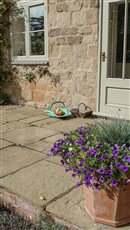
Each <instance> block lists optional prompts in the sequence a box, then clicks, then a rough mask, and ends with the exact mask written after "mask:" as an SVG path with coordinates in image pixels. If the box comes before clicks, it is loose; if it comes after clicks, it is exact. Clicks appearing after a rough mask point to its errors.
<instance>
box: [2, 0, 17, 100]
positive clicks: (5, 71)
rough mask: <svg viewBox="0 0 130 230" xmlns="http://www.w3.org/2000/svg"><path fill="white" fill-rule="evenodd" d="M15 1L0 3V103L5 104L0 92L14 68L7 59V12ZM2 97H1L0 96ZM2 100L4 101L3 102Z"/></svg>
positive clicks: (5, 96)
mask: <svg viewBox="0 0 130 230" xmlns="http://www.w3.org/2000/svg"><path fill="white" fill-rule="evenodd" d="M14 3H15V0H1V1H0V91H1V93H0V103H1V104H2V103H7V101H6V98H8V96H7V95H6V94H5V93H4V92H3V91H2V88H3V86H4V85H5V84H8V83H9V82H10V81H11V79H12V75H13V70H14V68H13V67H12V66H11V65H10V63H9V61H8V57H7V52H6V50H7V48H9V40H8V36H7V28H9V20H8V19H9V10H10V8H11V7H12V6H13V5H14ZM1 95H2V96H1ZM3 98H4V100H3Z"/></svg>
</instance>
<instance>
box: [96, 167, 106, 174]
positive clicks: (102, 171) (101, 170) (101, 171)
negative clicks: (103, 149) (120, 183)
mask: <svg viewBox="0 0 130 230" xmlns="http://www.w3.org/2000/svg"><path fill="white" fill-rule="evenodd" d="M97 172H98V173H100V174H105V169H104V168H100V169H98V170H97Z"/></svg>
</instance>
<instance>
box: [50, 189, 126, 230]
mask: <svg viewBox="0 0 130 230" xmlns="http://www.w3.org/2000/svg"><path fill="white" fill-rule="evenodd" d="M84 202H85V201H84V194H83V189H82V187H81V188H75V189H74V190H73V191H71V192H70V193H68V194H66V195H65V196H64V197H62V198H60V199H58V200H56V201H55V202H53V203H52V204H50V205H48V206H47V208H46V210H47V211H48V212H49V213H51V214H53V215H54V216H58V217H59V218H61V219H63V220H65V221H67V222H69V223H71V224H72V225H73V226H74V225H76V226H77V227H79V228H80V229H81V230H117V228H114V227H110V226H106V225H102V224H98V223H94V221H93V220H92V219H91V218H90V217H89V215H88V213H87V211H86V210H85V208H84ZM119 229H120V230H130V225H129V226H128V225H127V226H123V227H120V228H119Z"/></svg>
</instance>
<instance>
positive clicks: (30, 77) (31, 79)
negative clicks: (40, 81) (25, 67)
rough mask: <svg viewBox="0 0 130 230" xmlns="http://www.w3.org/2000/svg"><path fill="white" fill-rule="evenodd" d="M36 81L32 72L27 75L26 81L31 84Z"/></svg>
mask: <svg viewBox="0 0 130 230" xmlns="http://www.w3.org/2000/svg"><path fill="white" fill-rule="evenodd" d="M34 79H35V75H34V74H33V73H32V72H29V73H27V74H26V80H27V81H29V82H30V83H31V82H32V81H33V80H34Z"/></svg>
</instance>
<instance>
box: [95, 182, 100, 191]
mask: <svg viewBox="0 0 130 230" xmlns="http://www.w3.org/2000/svg"><path fill="white" fill-rule="evenodd" d="M94 187H95V188H96V189H97V190H99V191H100V190H101V187H100V185H99V184H98V183H94Z"/></svg>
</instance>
